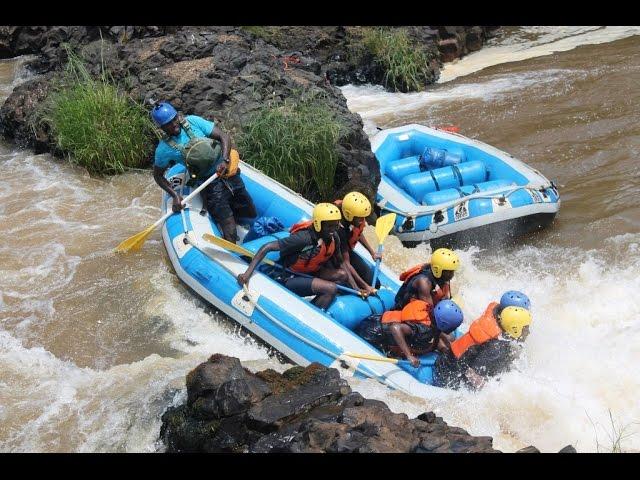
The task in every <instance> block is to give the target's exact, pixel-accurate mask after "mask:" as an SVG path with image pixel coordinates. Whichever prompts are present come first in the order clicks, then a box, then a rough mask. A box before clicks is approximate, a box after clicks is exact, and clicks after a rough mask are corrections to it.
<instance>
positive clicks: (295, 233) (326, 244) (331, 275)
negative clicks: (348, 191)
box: [237, 203, 366, 309]
mask: <svg viewBox="0 0 640 480" xmlns="http://www.w3.org/2000/svg"><path fill="white" fill-rule="evenodd" d="M341 218H342V215H341V214H340V210H339V209H338V207H336V206H335V205H333V204H331V203H319V204H317V205H316V206H315V208H314V209H313V214H312V220H308V221H305V222H301V223H298V224H296V225H294V226H293V227H291V230H290V232H291V235H289V236H288V237H286V238H281V239H278V240H276V241H273V242H269V243H266V244H265V245H263V246H262V247H261V248H260V249H259V250H258V251H257V252H256V255H255V256H254V257H253V260H251V263H250V264H249V266H248V267H247V270H246V271H245V272H244V273H241V274H240V275H238V277H237V280H238V284H240V285H245V284H246V283H247V282H248V281H249V278H250V277H251V275H252V274H253V271H254V270H255V268H256V266H257V265H258V264H259V263H260V262H261V261H262V259H263V258H264V257H265V256H266V255H267V254H268V253H269V252H274V251H279V252H280V258H281V260H282V264H283V265H284V267H285V268H288V269H289V270H291V271H293V272H299V273H304V274H310V275H313V276H314V277H315V278H307V277H301V276H296V275H295V273H293V274H287V273H286V272H285V273H283V274H282V275H280V276H279V277H278V280H279V281H280V282H281V283H282V284H283V285H284V286H285V287H287V288H288V289H289V290H291V291H292V292H294V293H296V294H298V295H300V296H301V297H307V296H311V295H316V297H315V298H314V299H313V300H312V303H313V304H314V305H316V306H317V307H319V308H322V309H326V308H327V307H328V306H329V305H330V304H331V302H332V301H333V299H334V298H335V296H336V293H337V287H336V284H337V283H339V284H344V283H348V284H349V285H351V287H352V288H354V289H357V288H358V286H357V285H356V283H355V281H354V279H353V277H352V276H351V275H350V273H349V272H347V271H346V270H344V269H342V268H340V267H339V266H340V265H341V264H342V262H343V259H342V254H341V249H340V245H339V243H340V239H339V237H338V234H337V231H338V228H339V222H340V219H341ZM364 293H366V292H363V294H364Z"/></svg>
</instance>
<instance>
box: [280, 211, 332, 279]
mask: <svg viewBox="0 0 640 480" xmlns="http://www.w3.org/2000/svg"><path fill="white" fill-rule="evenodd" d="M312 225H313V220H307V221H306V222H300V223H296V224H295V225H294V226H293V227H291V229H290V230H289V231H290V232H291V233H296V232H299V231H300V230H305V229H308V228H309V227H311V226H312ZM335 249H336V242H335V241H332V242H331V243H330V244H329V245H328V246H327V244H326V243H325V242H324V240H323V239H320V248H317V249H316V251H315V252H314V254H313V255H312V256H311V257H309V258H301V257H300V256H298V258H297V259H296V261H295V262H294V263H293V265H291V266H289V269H290V270H293V271H294V272H300V273H314V272H317V271H318V270H320V267H321V266H322V265H323V264H324V263H326V262H327V261H328V260H329V259H330V258H331V257H332V256H333V253H334V252H335Z"/></svg>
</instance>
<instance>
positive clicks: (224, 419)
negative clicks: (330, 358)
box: [160, 355, 497, 453]
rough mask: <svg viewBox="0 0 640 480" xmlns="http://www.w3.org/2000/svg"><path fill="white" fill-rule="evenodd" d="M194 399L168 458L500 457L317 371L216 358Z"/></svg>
mask: <svg viewBox="0 0 640 480" xmlns="http://www.w3.org/2000/svg"><path fill="white" fill-rule="evenodd" d="M252 382H253V383H252ZM187 397H188V400H187V403H186V404H184V405H181V406H178V407H171V408H169V409H168V410H167V411H166V412H165V413H164V415H163V416H162V427H161V429H160V438H161V439H162V440H163V441H164V443H165V445H166V446H167V451H168V452H254V453H274V452H282V453H320V452H331V453H338V452H340V453H347V452H362V453H365V452H366V453H382V452H396V453H409V452H413V453H428V452H436V453H440V452H456V453H462V452H486V453H488V452H497V450H494V449H493V447H492V439H491V437H474V436H472V435H469V434H468V433H467V432H466V431H465V430H463V429H461V428H456V427H450V426H448V425H447V424H446V422H445V421H444V420H443V419H442V418H441V417H437V416H436V415H435V414H434V413H433V412H426V413H423V414H422V415H420V416H419V417H418V418H415V419H410V418H409V417H408V416H407V415H406V414H404V413H394V412H392V411H391V410H389V408H388V407H387V405H386V404H385V403H384V402H381V401H379V400H371V399H365V398H363V397H362V395H360V394H359V393H357V392H352V391H351V388H350V387H349V386H348V384H347V383H346V381H345V380H344V379H342V378H340V376H339V372H338V371H337V370H336V369H332V368H326V367H324V366H322V365H319V364H317V363H314V364H311V365H309V366H307V367H293V368H290V369H288V370H287V371H285V372H283V373H282V374H280V373H277V372H275V371H274V370H264V371H261V372H257V373H256V374H252V373H251V372H249V371H247V370H246V369H244V368H242V366H241V365H240V362H239V361H238V359H236V358H230V357H226V356H223V355H213V356H212V357H211V358H210V359H209V360H208V361H207V362H204V363H203V364H201V365H199V366H198V367H196V368H195V369H194V370H193V371H191V372H190V373H189V374H188V375H187Z"/></svg>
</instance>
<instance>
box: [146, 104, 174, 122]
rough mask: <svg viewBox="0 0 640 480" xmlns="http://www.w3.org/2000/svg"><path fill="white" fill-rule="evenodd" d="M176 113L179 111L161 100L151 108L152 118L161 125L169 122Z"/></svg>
mask: <svg viewBox="0 0 640 480" xmlns="http://www.w3.org/2000/svg"><path fill="white" fill-rule="evenodd" d="M176 115H178V112H177V111H176V109H175V108H173V106H172V105H171V104H170V103H168V102H160V103H158V104H156V105H155V106H154V107H153V108H152V109H151V118H153V121H154V122H155V123H156V125H158V126H159V127H161V126H163V125H166V124H167V123H169V122H170V121H171V120H173V119H174V118H176Z"/></svg>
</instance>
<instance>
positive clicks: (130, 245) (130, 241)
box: [115, 173, 218, 253]
mask: <svg viewBox="0 0 640 480" xmlns="http://www.w3.org/2000/svg"><path fill="white" fill-rule="evenodd" d="M216 178H218V174H217V173H214V174H213V175H211V176H210V177H209V178H208V179H207V180H206V181H205V182H204V183H203V184H202V185H200V186H199V187H198V188H196V189H195V190H194V191H193V192H191V193H190V194H189V195H187V196H186V197H185V198H183V199H182V205H185V206H186V205H187V202H188V201H189V200H191V199H192V198H193V197H195V196H196V195H197V194H198V193H200V192H201V191H202V190H203V189H204V188H205V187H206V186H207V185H209V184H210V183H211V182H213V181H214V180H215V179H216ZM171 215H173V210H169V211H168V212H167V213H166V214H165V215H164V216H163V217H162V218H161V219H160V220H158V221H157V222H156V223H154V224H153V225H151V226H149V227H147V228H145V229H144V230H143V231H141V232H140V233H136V234H135V235H134V236H132V237H129V238H127V239H126V240H124V241H123V242H121V243H120V245H118V246H117V247H116V249H115V251H116V252H120V253H127V252H131V251H134V252H135V251H137V250H140V248H142V245H144V242H146V241H147V237H148V236H149V235H151V232H153V231H154V230H155V228H156V227H157V226H158V225H162V223H163V222H164V221H165V220H166V219H167V218H169V217H170V216H171Z"/></svg>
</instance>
